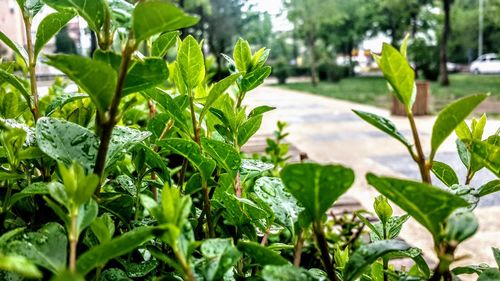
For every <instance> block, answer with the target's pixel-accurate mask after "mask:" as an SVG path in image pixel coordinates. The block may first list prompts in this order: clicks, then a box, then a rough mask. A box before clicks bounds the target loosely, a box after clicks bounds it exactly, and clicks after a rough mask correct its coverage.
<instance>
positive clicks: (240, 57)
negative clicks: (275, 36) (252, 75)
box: [233, 38, 252, 73]
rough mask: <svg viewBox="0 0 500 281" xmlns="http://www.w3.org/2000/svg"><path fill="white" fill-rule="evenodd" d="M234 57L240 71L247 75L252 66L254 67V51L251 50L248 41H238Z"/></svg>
mask: <svg viewBox="0 0 500 281" xmlns="http://www.w3.org/2000/svg"><path fill="white" fill-rule="evenodd" d="M233 57H234V62H235V64H236V68H237V69H238V71H239V72H241V73H246V72H247V71H248V70H249V69H250V66H252V51H251V50H250V44H248V41H246V40H244V39H242V38H240V39H238V42H236V45H235V46H234V52H233Z"/></svg>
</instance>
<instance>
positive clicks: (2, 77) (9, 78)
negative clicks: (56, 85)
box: [0, 68, 31, 105]
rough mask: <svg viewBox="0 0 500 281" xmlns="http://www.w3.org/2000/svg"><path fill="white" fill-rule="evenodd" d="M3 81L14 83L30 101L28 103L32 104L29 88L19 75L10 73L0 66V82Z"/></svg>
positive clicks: (13, 85)
mask: <svg viewBox="0 0 500 281" xmlns="http://www.w3.org/2000/svg"><path fill="white" fill-rule="evenodd" d="M2 81H5V82H7V83H9V84H10V85H12V87H14V88H16V89H17V90H18V91H19V92H20V93H21V95H23V97H24V99H25V100H26V101H27V102H28V105H31V95H30V92H29V91H28V89H27V88H26V86H25V84H24V83H23V81H22V80H21V79H19V78H18V77H17V76H15V75H14V74H12V73H9V72H7V71H5V70H3V69H1V68H0V83H1V82H2Z"/></svg>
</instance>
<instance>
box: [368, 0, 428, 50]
mask: <svg viewBox="0 0 500 281" xmlns="http://www.w3.org/2000/svg"><path fill="white" fill-rule="evenodd" d="M375 2H376V4H377V7H376V9H375V10H373V11H374V13H375V15H376V16H374V19H373V30H374V31H381V32H383V33H384V34H386V35H387V36H389V37H390V38H391V44H392V45H398V44H399V42H400V41H401V40H402V39H403V37H404V36H405V33H407V32H409V33H411V34H412V35H414V34H416V33H417V31H418V28H419V27H420V26H419V25H423V24H424V22H421V21H419V19H418V18H419V15H420V12H421V11H422V8H423V7H424V6H425V5H428V4H431V3H432V0H406V1H400V0H380V1H375ZM422 27H424V28H425V25H423V26H422Z"/></svg>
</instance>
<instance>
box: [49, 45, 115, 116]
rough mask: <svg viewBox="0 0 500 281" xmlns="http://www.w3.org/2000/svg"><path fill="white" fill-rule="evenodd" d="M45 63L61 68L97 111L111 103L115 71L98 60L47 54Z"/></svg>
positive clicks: (102, 109)
mask: <svg viewBox="0 0 500 281" xmlns="http://www.w3.org/2000/svg"><path fill="white" fill-rule="evenodd" d="M47 57H48V59H49V60H48V61H47V64H49V65H52V66H54V67H55V68H57V69H59V70H61V71H62V72H63V73H64V74H66V75H68V77H69V78H70V79H71V80H73V81H74V82H75V83H76V84H77V85H78V86H79V87H81V88H82V89H83V90H85V92H86V93H87V94H88V95H89V96H90V98H91V99H92V101H93V102H94V104H95V105H96V107H97V109H98V110H99V112H100V113H101V114H102V113H104V112H106V111H107V110H108V108H109V106H110V104H111V100H112V98H113V95H114V92H115V87H116V79H117V78H116V72H115V71H114V69H113V68H112V67H111V66H109V65H107V64H105V63H103V62H100V61H96V60H92V59H89V58H85V57H81V56H77V55H51V56H47Z"/></svg>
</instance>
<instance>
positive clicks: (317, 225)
mask: <svg viewBox="0 0 500 281" xmlns="http://www.w3.org/2000/svg"><path fill="white" fill-rule="evenodd" d="M313 230H314V235H315V236H316V244H317V246H318V248H319V251H320V253H321V261H322V262H323V267H324V268H325V271H326V273H327V274H328V278H330V280H332V281H337V280H338V278H337V274H336V273H335V263H333V262H332V259H331V257H330V253H329V252H328V242H327V241H326V237H325V230H324V229H323V224H322V223H321V221H316V222H314V223H313Z"/></svg>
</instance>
